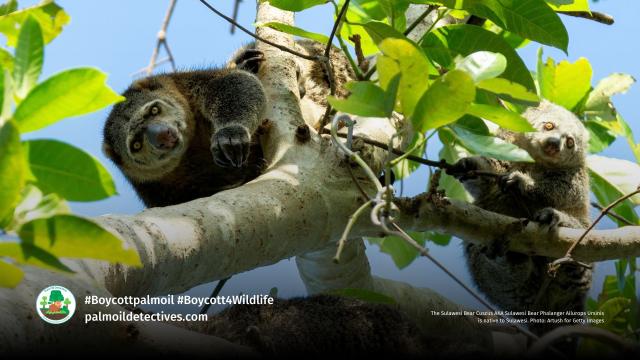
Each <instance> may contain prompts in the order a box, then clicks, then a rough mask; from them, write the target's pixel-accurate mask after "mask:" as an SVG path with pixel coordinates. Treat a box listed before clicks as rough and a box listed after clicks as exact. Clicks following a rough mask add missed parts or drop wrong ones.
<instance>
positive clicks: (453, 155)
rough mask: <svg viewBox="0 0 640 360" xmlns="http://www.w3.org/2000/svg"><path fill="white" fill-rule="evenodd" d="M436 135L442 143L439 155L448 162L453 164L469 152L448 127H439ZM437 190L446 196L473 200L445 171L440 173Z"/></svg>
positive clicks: (467, 200)
mask: <svg viewBox="0 0 640 360" xmlns="http://www.w3.org/2000/svg"><path fill="white" fill-rule="evenodd" d="M438 137H439V138H440V142H441V143H442V149H441V150H440V153H439V156H440V158H441V159H444V160H446V161H447V163H449V164H455V163H456V162H457V161H458V160H460V159H462V158H463V157H466V156H469V152H468V151H467V150H466V149H465V148H464V147H462V146H461V145H460V144H459V142H460V141H459V140H458V138H457V136H456V135H455V134H454V132H453V131H451V129H449V128H441V129H440V130H438ZM438 189H439V190H444V191H445V194H446V195H447V197H448V198H451V199H458V200H462V201H466V202H471V201H473V198H472V197H471V195H469V193H467V190H465V188H464V186H462V184H460V182H459V181H458V180H456V179H455V178H454V177H453V176H449V175H447V174H445V173H442V175H440V184H439V186H438Z"/></svg>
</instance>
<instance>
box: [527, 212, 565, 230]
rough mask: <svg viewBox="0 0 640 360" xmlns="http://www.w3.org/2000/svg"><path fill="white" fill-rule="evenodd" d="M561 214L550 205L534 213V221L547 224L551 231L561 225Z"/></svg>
mask: <svg viewBox="0 0 640 360" xmlns="http://www.w3.org/2000/svg"><path fill="white" fill-rule="evenodd" d="M560 219H561V214H560V213H559V212H558V210H556V209H554V208H550V207H546V208H544V209H541V210H539V211H538V212H536V213H535V214H533V221H535V222H537V223H539V224H541V225H543V226H546V227H548V228H549V231H552V230H555V229H557V228H558V226H560Z"/></svg>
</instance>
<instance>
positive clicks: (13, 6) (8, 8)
mask: <svg viewBox="0 0 640 360" xmlns="http://www.w3.org/2000/svg"><path fill="white" fill-rule="evenodd" d="M16 10H18V2H17V1H16V0H9V1H7V2H6V3H4V4H2V5H0V16H5V15H9V14H11V13H12V12H14V11H16Z"/></svg>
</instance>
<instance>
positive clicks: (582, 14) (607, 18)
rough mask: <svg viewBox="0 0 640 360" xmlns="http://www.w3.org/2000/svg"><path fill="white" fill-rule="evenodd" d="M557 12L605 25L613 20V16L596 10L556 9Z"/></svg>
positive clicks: (611, 23)
mask: <svg viewBox="0 0 640 360" xmlns="http://www.w3.org/2000/svg"><path fill="white" fill-rule="evenodd" d="M558 14H563V15H567V16H573V17H579V18H583V19H587V20H593V21H596V22H599V23H601V24H605V25H613V23H614V22H615V19H614V18H613V16H611V15H609V14H605V13H601V12H597V11H591V12H589V11H558Z"/></svg>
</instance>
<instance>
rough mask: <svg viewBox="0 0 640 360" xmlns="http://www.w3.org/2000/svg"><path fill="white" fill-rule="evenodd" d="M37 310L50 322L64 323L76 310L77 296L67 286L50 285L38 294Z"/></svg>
mask: <svg viewBox="0 0 640 360" xmlns="http://www.w3.org/2000/svg"><path fill="white" fill-rule="evenodd" d="M36 310H37V312H38V315H40V317H41V318H42V320H44V321H46V322H48V323H49V324H62V323H64V322H66V321H67V320H69V319H71V316H73V313H74V312H76V298H75V297H73V294H72V293H71V291H69V290H68V289H67V288H65V287H62V286H57V285H53V286H49V287H48V288H46V289H44V290H42V291H41V292H40V294H39V295H38V298H37V299H36Z"/></svg>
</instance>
